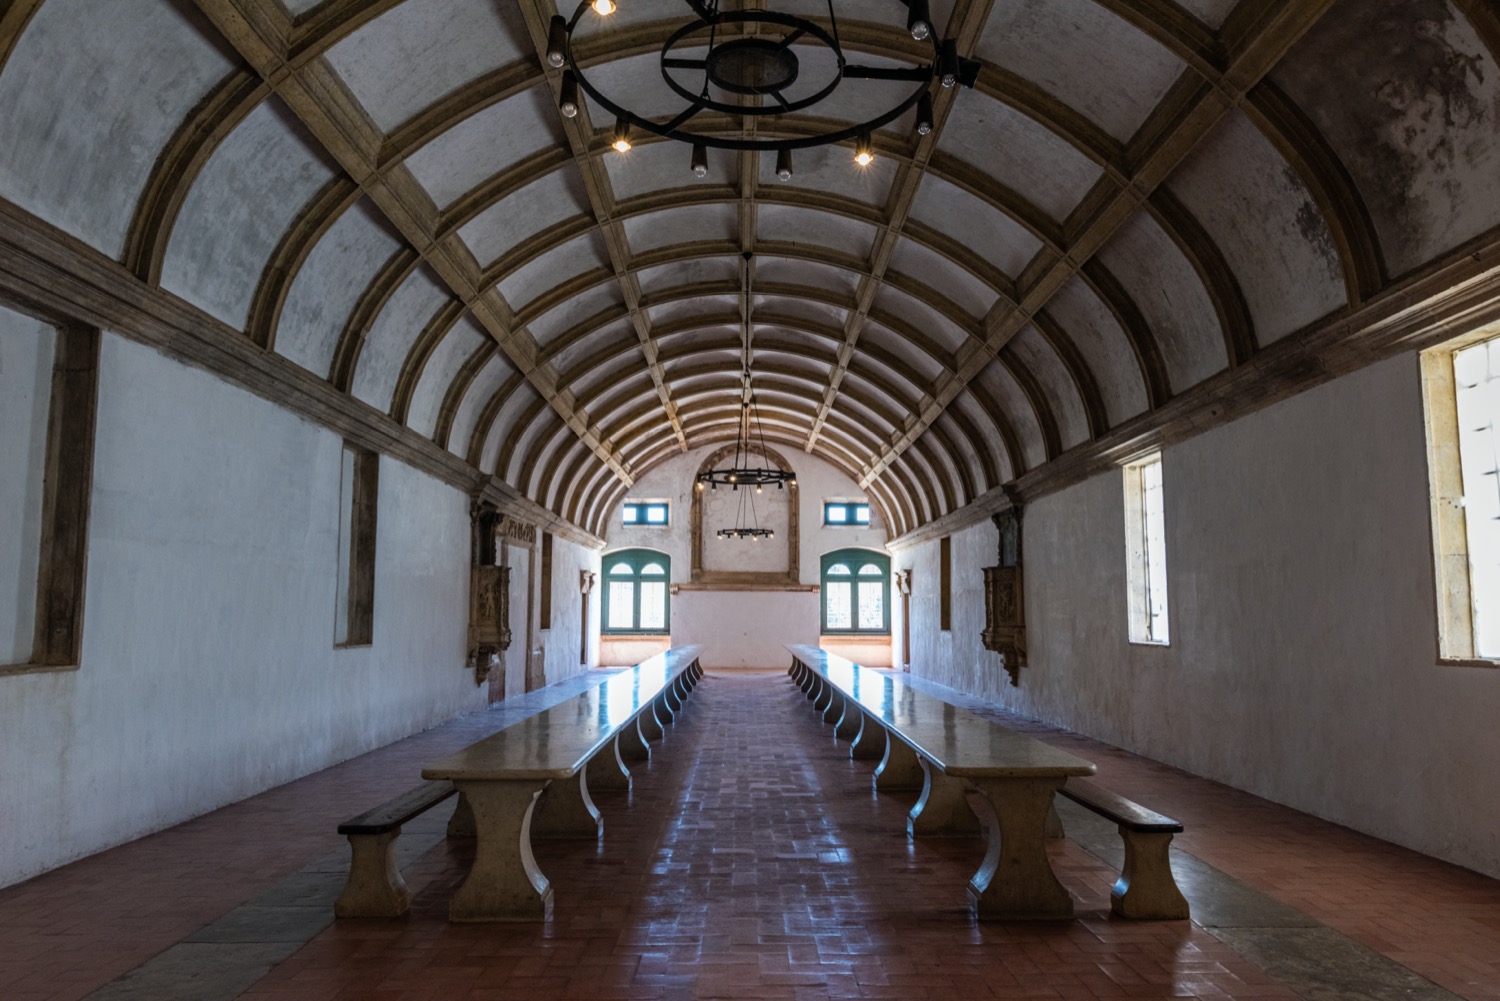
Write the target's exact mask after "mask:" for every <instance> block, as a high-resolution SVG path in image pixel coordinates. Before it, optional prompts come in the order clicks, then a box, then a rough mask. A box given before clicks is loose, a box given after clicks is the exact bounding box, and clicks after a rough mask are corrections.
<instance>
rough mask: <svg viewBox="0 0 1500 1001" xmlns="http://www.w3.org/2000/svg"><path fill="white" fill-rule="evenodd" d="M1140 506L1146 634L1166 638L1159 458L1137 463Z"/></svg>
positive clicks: (1162, 640) (1164, 544)
mask: <svg viewBox="0 0 1500 1001" xmlns="http://www.w3.org/2000/svg"><path fill="white" fill-rule="evenodd" d="M1141 510H1142V513H1143V516H1144V518H1145V537H1146V589H1147V596H1148V597H1147V607H1148V609H1149V614H1150V625H1149V627H1148V629H1147V634H1148V635H1149V636H1150V638H1151V639H1152V640H1153V641H1154V642H1157V643H1165V642H1167V538H1166V527H1165V518H1164V515H1163V504H1162V488H1161V462H1160V461H1157V462H1153V463H1150V464H1149V465H1146V466H1142V467H1141Z"/></svg>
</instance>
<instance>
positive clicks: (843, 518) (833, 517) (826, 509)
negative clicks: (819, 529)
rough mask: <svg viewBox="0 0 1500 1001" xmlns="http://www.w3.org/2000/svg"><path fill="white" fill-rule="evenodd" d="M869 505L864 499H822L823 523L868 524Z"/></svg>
mask: <svg viewBox="0 0 1500 1001" xmlns="http://www.w3.org/2000/svg"><path fill="white" fill-rule="evenodd" d="M869 523H870V505H869V504H867V503H865V502H864V501H824V502H823V524H825V525H868V524H869Z"/></svg>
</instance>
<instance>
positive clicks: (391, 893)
mask: <svg viewBox="0 0 1500 1001" xmlns="http://www.w3.org/2000/svg"><path fill="white" fill-rule="evenodd" d="M400 833H401V828H399V827H397V828H394V829H392V830H390V831H387V832H386V833H385V834H351V835H349V836H348V837H349V851H350V858H349V881H348V882H347V883H345V884H344V892H343V893H340V894H339V899H338V900H336V901H334V904H333V913H334V914H335V915H336V916H337V917H341V918H399V917H400V916H401V915H403V914H405V913H406V912H407V909H408V908H410V907H411V891H409V890H407V888H406V881H405V880H403V879H402V878H401V870H400V869H398V868H396V838H397V836H398V835H400Z"/></svg>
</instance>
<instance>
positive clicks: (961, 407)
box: [948, 390, 1024, 483]
mask: <svg viewBox="0 0 1500 1001" xmlns="http://www.w3.org/2000/svg"><path fill="white" fill-rule="evenodd" d="M948 409H949V410H950V411H955V410H956V411H958V412H960V413H962V414H963V415H964V416H965V417H967V418H968V420H969V423H970V424H972V425H973V426H974V427H975V428H977V429H978V430H979V435H980V438H979V445H980V447H982V448H984V449H986V450H988V451H989V453H990V458H991V459H992V460H993V461H994V463H995V469H996V471H997V474H998V475H999V477H1000V482H1001V483H1009V482H1010V481H1011V480H1013V479H1015V478H1016V477H1017V476H1019V475H1021V473H1022V472H1024V470H1018V469H1016V468H1015V466H1013V465H1012V464H1011V461H1010V451H1009V450H1008V449H1007V448H1006V447H1005V440H1004V439H1003V438H1002V437H1001V436H1000V430H999V428H997V427H996V426H995V423H994V422H993V421H992V420H990V416H989V414H987V413H986V412H985V410H984V408H983V407H981V406H980V405H979V401H978V400H976V399H975V398H974V394H973V393H970V392H969V391H968V390H964V391H963V392H961V393H959V394H958V395H957V396H956V397H954V398H953V402H952V403H950V404H948Z"/></svg>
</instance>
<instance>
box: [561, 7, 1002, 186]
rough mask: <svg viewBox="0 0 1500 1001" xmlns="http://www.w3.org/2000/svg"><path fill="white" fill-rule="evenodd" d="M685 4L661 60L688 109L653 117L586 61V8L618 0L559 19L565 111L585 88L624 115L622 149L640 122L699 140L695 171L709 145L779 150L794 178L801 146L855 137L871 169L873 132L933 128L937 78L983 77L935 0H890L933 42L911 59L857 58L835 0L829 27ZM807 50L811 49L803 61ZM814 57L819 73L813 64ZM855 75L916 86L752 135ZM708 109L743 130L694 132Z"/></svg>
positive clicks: (700, 170) (618, 138)
mask: <svg viewBox="0 0 1500 1001" xmlns="http://www.w3.org/2000/svg"><path fill="white" fill-rule="evenodd" d="M627 2H628V0H627ZM684 2H685V3H686V4H687V6H688V8H689V11H690V12H691V15H692V17H691V18H690V19H689V20H688V21H687V22H686V23H684V24H683V25H681V26H680V27H678V28H676V29H675V30H673V31H671V32H670V34H668V35H667V37H666V39H665V40H664V41H663V42H662V46H661V52H660V56H659V60H658V61H659V63H660V68H661V74H662V79H663V80H664V81H665V82H666V84H667V86H668V87H669V88H671V90H672V91H673V93H674V94H675V95H676V96H677V97H679V98H681V99H682V101H683V102H684V104H683V107H682V110H681V111H679V112H678V113H676V114H675V115H673V116H672V117H670V118H669V119H667V120H666V121H655V120H653V119H650V118H647V117H645V116H644V115H640V114H638V113H636V112H634V111H631V110H630V109H629V108H627V107H625V106H624V105H622V104H620V103H618V102H617V101H615V100H612V99H611V98H610V97H609V95H607V94H605V93H604V92H603V91H602V90H601V89H600V88H599V87H598V86H597V85H596V84H595V82H593V81H592V80H590V79H589V77H588V74H587V73H585V71H584V68H583V67H582V66H581V65H580V64H579V61H578V58H577V55H576V53H575V51H574V46H573V42H574V35H575V34H576V33H577V32H578V30H579V27H580V25H581V24H583V23H585V15H586V14H587V13H588V12H589V11H593V12H594V13H595V14H597V15H599V16H600V17H607V16H608V15H609V14H611V13H613V12H614V11H615V9H616V3H615V0H582V2H580V3H579V5H578V8H577V10H576V11H574V13H573V16H572V17H571V18H565V17H563V16H561V15H557V16H554V17H553V18H552V21H551V25H550V28H549V31H548V36H547V62H548V63H549V64H550V65H551V66H552V67H554V68H556V69H563V70H564V72H563V78H562V84H561V90H560V96H559V106H560V108H561V110H562V113H563V114H564V115H565V116H567V117H569V118H571V117H573V116H575V115H577V114H578V108H579V100H580V98H579V91H580V89H581V90H582V91H583V93H585V94H587V95H588V96H589V98H591V99H592V100H593V101H594V102H595V103H597V104H598V105H599V106H600V107H601V108H603V109H604V110H606V111H608V112H610V113H611V114H613V115H614V116H615V130H614V137H613V142H612V145H613V146H614V148H615V149H617V150H620V151H621V152H624V151H627V150H629V149H630V130H631V129H632V128H637V129H642V130H644V131H646V132H650V133H652V134H654V135H658V136H661V137H663V138H665V139H675V140H678V141H680V142H685V143H690V144H692V146H693V159H692V167H693V173H694V174H697V175H698V176H700V177H702V176H703V175H704V174H706V173H707V172H708V165H707V154H706V150H705V148H706V147H710V146H712V147H716V148H718V149H731V150H758V151H762V152H776V153H778V154H779V155H778V157H777V171H776V172H777V176H778V177H780V178H781V179H782V180H786V179H788V178H789V177H791V151H792V150H794V149H804V148H807V147H812V146H823V145H829V144H833V143H840V142H844V141H846V140H850V139H852V140H854V141H855V151H856V160H857V162H859V163H860V165H861V166H863V165H865V164H868V163H869V162H870V161H871V160H872V159H873V158H874V147H873V144H872V142H871V139H870V136H871V134H872V133H873V132H874V130H876V129H878V128H881V127H882V126H885V125H888V124H890V123H891V122H893V121H895V120H896V119H897V118H899V117H900V116H901V115H903V114H905V113H906V112H907V111H909V110H911V109H912V108H916V109H917V115H916V130H917V132H918V133H919V134H920V135H926V134H928V133H929V132H931V131H932V127H933V121H932V117H933V116H932V84H933V83H934V81H935V82H936V83H937V84H938V85H939V86H942V87H953V86H955V85H958V84H962V85H963V86H965V87H973V86H974V82H975V80H976V79H977V78H978V75H979V63H978V61H976V60H972V59H961V58H959V55H958V43H957V40H956V39H953V38H947V39H943V40H941V41H939V40H938V39H937V38H936V37H935V35H934V34H933V30H932V21H931V16H930V14H929V13H928V0H890V2H891V3H893V4H896V5H900V6H903V7H905V8H906V30H907V31H908V32H909V33H910V34H911V37H912V38H914V39H916V40H917V41H919V42H922V41H928V42H930V45H931V50H932V57H931V60H930V61H929V62H925V63H918V64H915V65H908V66H899V65H898V66H889V65H882V66H867V65H858V64H854V63H850V62H849V61H848V60H847V59H846V57H845V53H844V49H843V45H842V43H841V41H840V39H839V27H838V18H837V16H836V15H835V14H834V9H833V7H834V0H827V2H828V21H827V24H826V26H825V25H824V24H819V23H815V22H813V21H810V20H808V19H806V18H803V17H798V16H796V15H793V14H787V13H783V12H780V11H775V10H761V9H742V10H721V9H720V3H721V0H684ZM594 20H595V19H592V18H591V19H588V21H589V22H593V21H594ZM705 49H706V52H705V51H704V50H705ZM798 49H802V50H804V51H803V56H802V58H800V59H799V57H798V52H797V50H798ZM809 57H810V58H809ZM809 61H810V62H811V64H812V72H811V73H809V72H807V67H806V66H804V63H805V62H809ZM849 81H895V82H907V83H910V84H912V89H911V91H910V92H909V93H907V94H905V95H904V96H902V97H901V98H900V99H899V100H897V101H895V103H893V104H892V105H890V106H889V107H887V108H886V109H885V110H883V111H881V112H880V113H879V114H876V115H875V116H874V117H872V118H869V119H867V120H865V121H863V122H859V123H856V124H853V125H847V126H845V125H843V124H842V123H838V124H837V125H833V126H830V125H828V122H829V119H827V118H822V119H817V120H814V121H812V122H810V123H808V125H809V126H810V127H811V130H812V131H811V132H808V131H807V130H806V129H805V128H799V129H798V131H799V133H800V134H798V135H794V136H789V135H786V134H785V127H786V123H784V122H779V123H775V124H772V125H771V126H770V129H772V130H778V128H779V130H780V133H781V134H779V135H771V136H759V135H747V134H746V132H747V129H745V128H744V127H743V126H747V125H749V124H750V123H751V122H754V121H756V120H757V119H764V118H766V117H768V116H781V115H794V114H796V113H797V112H801V111H805V110H807V109H810V108H814V107H815V106H817V105H818V104H820V103H821V102H823V101H825V100H827V99H828V98H830V97H832V96H833V95H834V93H835V92H836V91H837V90H838V89H839V88H840V87H841V86H843V85H844V84H845V83H847V82H849ZM704 111H711V112H717V113H718V114H720V115H724V116H728V117H730V118H731V119H733V118H738V119H739V121H740V123H741V126H742V127H740V128H732V129H726V128H724V127H722V126H720V127H718V128H717V129H714V130H709V129H700V130H698V131H691V130H690V125H691V123H692V119H693V118H694V117H695V116H697V115H698V114H700V113H701V112H704Z"/></svg>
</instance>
